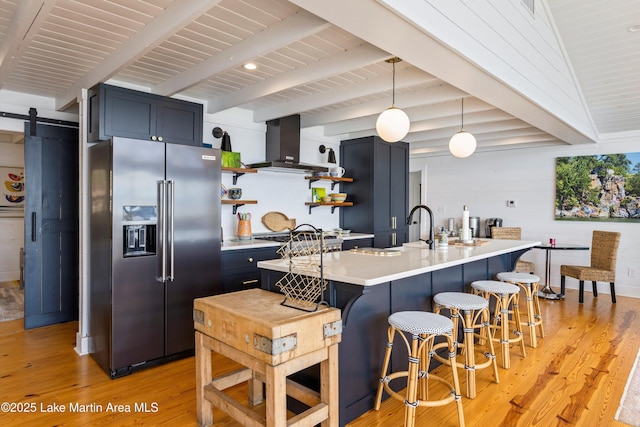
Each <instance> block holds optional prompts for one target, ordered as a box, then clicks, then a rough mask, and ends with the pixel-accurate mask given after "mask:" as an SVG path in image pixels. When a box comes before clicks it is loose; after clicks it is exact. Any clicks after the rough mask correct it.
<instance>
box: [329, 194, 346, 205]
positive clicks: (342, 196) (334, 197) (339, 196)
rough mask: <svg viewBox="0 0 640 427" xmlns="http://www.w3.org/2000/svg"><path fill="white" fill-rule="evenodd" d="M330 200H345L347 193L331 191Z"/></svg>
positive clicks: (337, 201) (340, 201)
mask: <svg viewBox="0 0 640 427" xmlns="http://www.w3.org/2000/svg"><path fill="white" fill-rule="evenodd" d="M330 196H331V200H332V201H333V202H336V203H342V202H344V201H345V200H347V193H332V194H330Z"/></svg>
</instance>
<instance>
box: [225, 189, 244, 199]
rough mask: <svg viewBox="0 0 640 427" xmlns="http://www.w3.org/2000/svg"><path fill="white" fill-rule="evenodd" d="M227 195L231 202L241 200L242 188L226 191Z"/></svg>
mask: <svg viewBox="0 0 640 427" xmlns="http://www.w3.org/2000/svg"><path fill="white" fill-rule="evenodd" d="M227 195H228V196H229V198H230V199H231V200H238V199H240V198H242V188H236V187H234V188H229V189H228V190H227Z"/></svg>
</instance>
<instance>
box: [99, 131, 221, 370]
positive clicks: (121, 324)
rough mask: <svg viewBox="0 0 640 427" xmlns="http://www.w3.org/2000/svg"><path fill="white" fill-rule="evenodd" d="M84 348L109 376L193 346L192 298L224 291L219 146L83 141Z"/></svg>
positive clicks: (184, 353) (188, 351)
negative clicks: (86, 220) (87, 197)
mask: <svg viewBox="0 0 640 427" xmlns="http://www.w3.org/2000/svg"><path fill="white" fill-rule="evenodd" d="M89 163H90V186H91V217H90V238H91V264H90V268H91V273H90V277H91V283H90V287H91V289H90V327H89V330H90V335H91V336H90V352H91V354H92V356H93V358H94V359H95V360H96V361H97V363H98V364H99V365H100V366H101V367H102V368H103V369H104V370H105V371H106V372H107V373H108V374H109V375H110V376H111V377H112V378H116V377H119V376H122V375H126V374H128V373H130V372H132V371H133V370H136V369H140V368H143V367H147V366H152V365H156V364H159V363H162V362H166V361H169V360H173V359H176V358H180V357H184V356H187V355H190V354H193V348H194V333H193V314H192V313H193V299H194V298H199V297H202V296H207V295H213V294H216V293H219V292H220V289H219V287H220V285H219V284H220V280H219V274H220V273H219V272H220V239H221V236H220V233H221V231H220V150H217V149H211V148H205V147H193V146H187V145H178V144H168V143H163V142H158V141H145V140H136V139H128V138H113V139H111V140H108V141H102V142H100V143H98V144H96V145H94V146H92V147H91V148H90V149H89Z"/></svg>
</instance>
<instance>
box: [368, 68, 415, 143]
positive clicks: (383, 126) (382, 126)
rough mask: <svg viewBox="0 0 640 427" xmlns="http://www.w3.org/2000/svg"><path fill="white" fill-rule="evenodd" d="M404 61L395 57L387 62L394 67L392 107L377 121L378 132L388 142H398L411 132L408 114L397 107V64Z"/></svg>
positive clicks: (381, 114)
mask: <svg viewBox="0 0 640 427" xmlns="http://www.w3.org/2000/svg"><path fill="white" fill-rule="evenodd" d="M400 61H402V59H400V58H398V57H395V58H391V59H387V60H386V61H385V62H387V63H389V64H392V65H393V83H392V89H391V107H389V108H387V109H386V110H384V111H383V112H382V113H380V115H379V116H378V120H376V131H377V132H378V135H379V136H380V138H382V139H384V140H385V141H387V142H398V141H400V140H401V139H402V138H404V137H405V136H407V133H408V132H409V127H410V126H411V122H410V121H409V116H407V113H405V112H404V111H402V110H401V109H399V108H398V107H396V105H395V104H396V63H397V62H400Z"/></svg>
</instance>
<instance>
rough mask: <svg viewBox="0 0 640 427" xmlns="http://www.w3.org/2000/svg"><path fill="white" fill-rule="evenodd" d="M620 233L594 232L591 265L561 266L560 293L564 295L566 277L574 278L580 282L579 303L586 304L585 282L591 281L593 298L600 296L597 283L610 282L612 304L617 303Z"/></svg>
mask: <svg viewBox="0 0 640 427" xmlns="http://www.w3.org/2000/svg"><path fill="white" fill-rule="evenodd" d="M619 243H620V233H618V232H612V231H598V230H594V231H593V235H592V237H591V265H589V266H580V265H561V266H560V288H561V290H560V293H562V294H564V284H565V277H566V276H569V277H573V278H574V279H578V280H579V281H580V295H579V297H578V301H579V302H580V303H581V304H582V303H583V302H584V281H585V280H590V281H591V286H592V288H593V296H594V297H597V296H598V288H597V284H596V282H609V284H610V285H611V302H612V303H614V304H615V302H616V289H615V281H616V258H617V256H618V245H619Z"/></svg>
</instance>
